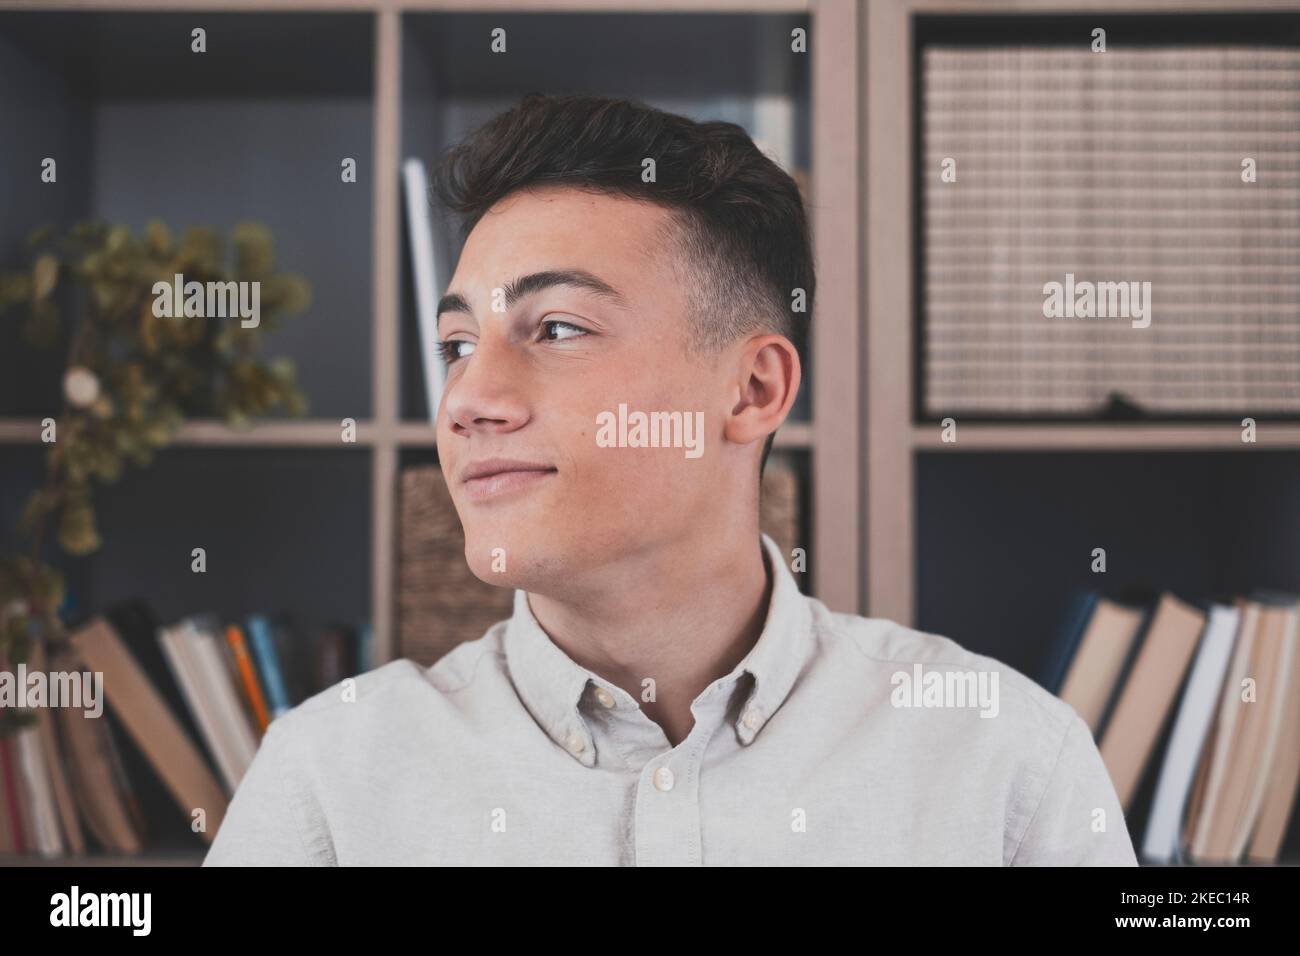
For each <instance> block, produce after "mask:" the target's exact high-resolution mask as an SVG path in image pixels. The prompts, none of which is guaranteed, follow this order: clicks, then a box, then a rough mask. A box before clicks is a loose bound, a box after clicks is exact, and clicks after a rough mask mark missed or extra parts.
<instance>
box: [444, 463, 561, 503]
mask: <svg viewBox="0 0 1300 956" xmlns="http://www.w3.org/2000/svg"><path fill="white" fill-rule="evenodd" d="M556 471H557V469H556V468H554V467H552V466H550V465H545V464H541V463H538V462H528V461H515V460H505V459H489V460H486V461H480V462H474V463H473V464H471V465H469V466H468V467H467V468H465V470H464V471H463V472H462V473H461V482H462V483H463V484H464V486H465V491H466V493H467V494H468V496H469V497H470V499H471V500H474V501H484V500H486V499H489V498H495V497H497V496H499V495H504V494H508V493H510V492H514V491H521V490H523V489H526V488H531V487H533V486H534V485H536V484H537V483H539V482H541V481H544V480H545V479H546V478H547V477H548V476H550V475H553V474H555V473H556Z"/></svg>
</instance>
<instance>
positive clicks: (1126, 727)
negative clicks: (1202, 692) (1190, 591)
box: [1100, 593, 1206, 812]
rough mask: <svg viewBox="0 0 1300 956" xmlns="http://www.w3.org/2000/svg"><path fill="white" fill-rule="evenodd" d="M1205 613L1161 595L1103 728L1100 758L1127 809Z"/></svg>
mask: <svg viewBox="0 0 1300 956" xmlns="http://www.w3.org/2000/svg"><path fill="white" fill-rule="evenodd" d="M1205 619H1206V615H1205V612H1204V611H1202V610H1200V609H1199V608H1196V607H1193V606H1192V605H1190V604H1188V603H1186V602H1184V601H1181V600H1179V599H1178V598H1177V597H1175V596H1174V595H1172V594H1169V593H1164V594H1162V595H1161V596H1160V600H1159V602H1158V604H1157V606H1156V609H1155V612H1154V614H1153V616H1152V620H1151V624H1150V626H1149V628H1148V632H1147V635H1146V639H1145V640H1144V641H1143V643H1142V649H1141V651H1140V652H1139V654H1138V655H1137V657H1136V659H1135V661H1134V663H1133V668H1132V671H1131V672H1130V674H1129V675H1128V678H1127V680H1126V681H1125V682H1124V685H1123V689H1122V690H1121V692H1120V696H1119V698H1118V700H1117V701H1116V704H1115V708H1114V712H1113V715H1112V716H1111V718H1110V720H1109V721H1108V723H1107V726H1106V728H1105V730H1104V731H1103V735H1102V739H1101V747H1100V750H1101V758H1102V762H1103V763H1105V765H1106V769H1107V770H1108V771H1109V772H1110V777H1111V782H1112V783H1114V785H1115V793H1116V795H1117V796H1118V797H1119V801H1120V805H1121V806H1122V807H1123V808H1124V809H1125V811H1126V812H1127V810H1128V808H1129V805H1130V802H1131V800H1132V797H1133V793H1134V791H1135V790H1136V789H1137V785H1138V782H1139V781H1140V779H1141V776H1142V772H1143V771H1144V770H1145V769H1146V766H1147V761H1148V760H1149V759H1150V757H1151V752H1152V750H1153V748H1154V747H1155V745H1156V741H1157V738H1158V737H1159V734H1160V729H1161V727H1162V726H1163V724H1164V722H1165V719H1166V718H1167V717H1168V715H1169V713H1170V711H1171V709H1172V708H1173V705H1174V701H1175V699H1176V697H1177V694H1178V691H1179V688H1180V687H1181V686H1182V683H1183V678H1184V677H1185V676H1186V674H1187V669H1188V666H1189V665H1190V664H1191V660H1192V655H1193V654H1194V653H1195V651H1196V646H1197V643H1198V642H1199V640H1200V637H1201V633H1202V631H1203V630H1204V627H1205Z"/></svg>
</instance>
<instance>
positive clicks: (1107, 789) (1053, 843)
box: [1011, 713, 1138, 866]
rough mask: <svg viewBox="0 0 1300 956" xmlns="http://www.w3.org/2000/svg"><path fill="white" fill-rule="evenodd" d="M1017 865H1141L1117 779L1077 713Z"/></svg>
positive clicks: (1013, 862)
mask: <svg viewBox="0 0 1300 956" xmlns="http://www.w3.org/2000/svg"><path fill="white" fill-rule="evenodd" d="M1011 865H1012V866H1137V865H1138V862H1137V856H1136V855H1135V854H1134V852H1133V841H1132V840H1131V839H1130V838H1129V834H1128V826H1127V824H1126V823H1125V821H1124V810H1123V808H1122V807H1121V806H1120V803H1119V797H1118V796H1117V795H1116V793H1115V785H1114V784H1113V783H1112V782H1111V779H1110V774H1109V773H1108V772H1107V770H1106V765H1105V764H1104V763H1103V762H1102V759H1101V754H1100V753H1099V752H1098V750H1097V745H1096V744H1095V743H1094V742H1093V739H1092V731H1090V730H1089V729H1088V725H1087V724H1086V723H1084V721H1083V718H1082V717H1080V716H1079V715H1078V714H1077V713H1075V714H1072V716H1071V720H1070V723H1069V726H1068V727H1067V728H1066V731H1065V736H1064V738H1063V739H1062V741H1061V749H1060V751H1059V753H1058V754H1057V758H1056V765H1055V766H1054V767H1053V768H1052V770H1051V774H1050V776H1049V777H1048V780H1047V786H1046V787H1044V788H1043V793H1042V797H1041V798H1040V799H1039V801H1038V807H1037V809H1036V810H1035V811H1034V813H1033V816H1032V817H1030V820H1029V825H1028V827H1026V829H1025V833H1024V837H1023V838H1022V839H1021V841H1020V845H1019V846H1018V847H1017V848H1016V851H1015V853H1014V854H1013V855H1012V858H1011Z"/></svg>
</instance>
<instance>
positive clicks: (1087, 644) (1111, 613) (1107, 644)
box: [1058, 597, 1145, 736]
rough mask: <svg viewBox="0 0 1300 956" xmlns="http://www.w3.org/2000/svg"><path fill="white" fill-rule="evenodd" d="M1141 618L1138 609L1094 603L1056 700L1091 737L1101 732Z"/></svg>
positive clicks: (1140, 625) (1113, 604) (1100, 601)
mask: <svg viewBox="0 0 1300 956" xmlns="http://www.w3.org/2000/svg"><path fill="white" fill-rule="evenodd" d="M1144 616H1145V612H1144V611H1143V610H1142V609H1141V608H1131V607H1125V606H1123V605H1122V604H1116V603H1115V602H1114V601H1110V600H1108V599H1106V598H1103V597H1097V598H1096V600H1095V601H1094V602H1093V611H1092V616H1091V617H1090V618H1089V620H1088V623H1087V625H1086V627H1085V628H1084V631H1083V636H1082V638H1081V639H1080V641H1079V646H1078V650H1077V651H1076V653H1075V656H1074V660H1073V661H1072V662H1071V664H1070V668H1069V671H1068V672H1067V674H1066V677H1065V680H1064V681H1063V682H1062V684H1061V689H1060V693H1059V694H1058V696H1059V697H1060V698H1061V699H1062V700H1063V701H1065V702H1066V703H1067V704H1069V705H1070V706H1071V707H1073V708H1074V709H1075V711H1077V712H1078V714H1079V716H1080V717H1082V718H1083V719H1084V721H1085V722H1086V723H1087V724H1088V729H1089V730H1091V731H1092V732H1093V735H1094V736H1095V735H1097V734H1098V733H1099V731H1100V728H1101V722H1102V717H1103V715H1104V714H1105V712H1106V705H1107V703H1108V702H1109V701H1110V700H1111V699H1112V696H1113V694H1114V692H1115V689H1116V686H1117V685H1118V683H1119V678H1120V674H1121V671H1122V670H1123V667H1124V662H1125V661H1126V660H1128V659H1129V656H1130V651H1131V650H1132V648H1133V645H1134V642H1135V641H1136V640H1137V638H1138V635H1139V633H1140V632H1141V628H1142V622H1143V618H1144Z"/></svg>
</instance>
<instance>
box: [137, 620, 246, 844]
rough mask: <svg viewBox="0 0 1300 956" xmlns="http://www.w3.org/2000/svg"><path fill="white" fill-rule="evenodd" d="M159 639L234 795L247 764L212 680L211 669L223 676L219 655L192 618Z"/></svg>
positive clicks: (162, 634) (204, 737)
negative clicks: (207, 649)
mask: <svg viewBox="0 0 1300 956" xmlns="http://www.w3.org/2000/svg"><path fill="white" fill-rule="evenodd" d="M159 640H160V641H161V642H162V646H163V650H164V652H165V653H166V655H167V661H168V664H170V665H171V667H172V671H173V673H174V674H175V676H176V682H177V683H178V684H179V685H180V686H181V689H182V690H183V691H184V694H185V700H186V705H187V706H188V707H189V710H190V713H191V714H193V715H194V720H195V723H197V724H198V726H199V729H200V732H201V733H202V736H203V739H204V741H205V742H206V743H207V745H208V750H209V751H210V752H211V753H212V755H213V757H214V758H215V759H216V763H217V769H218V770H219V772H220V775H221V779H222V781H223V782H224V784H225V787H226V793H228V794H233V793H234V792H235V790H236V789H237V788H238V786H239V781H240V779H242V777H243V775H244V771H245V770H246V769H247V763H245V762H244V759H243V755H242V753H241V750H240V747H239V744H238V743H237V742H235V741H233V740H232V738H231V731H230V728H229V727H228V726H225V723H226V721H227V720H228V716H227V714H226V713H225V708H224V707H223V706H222V704H221V703H220V702H219V701H218V700H217V699H216V693H217V691H216V687H217V685H216V684H214V683H213V681H212V677H211V672H212V671H213V670H215V671H216V672H217V676H218V677H224V675H223V674H222V673H221V669H222V667H223V665H222V664H221V661H220V658H216V657H210V656H209V655H208V654H207V653H206V652H205V651H204V650H203V638H202V634H201V633H200V631H199V628H198V626H197V625H196V624H195V622H194V620H193V619H192V618H184V619H183V620H181V621H180V622H178V623H177V624H175V625H173V626H172V627H165V628H163V629H162V630H161V631H160V633H159ZM232 690H233V689H232ZM249 759H250V760H251V757H250V758H249ZM223 812H224V811H223ZM213 832H215V828H214V829H213Z"/></svg>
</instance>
